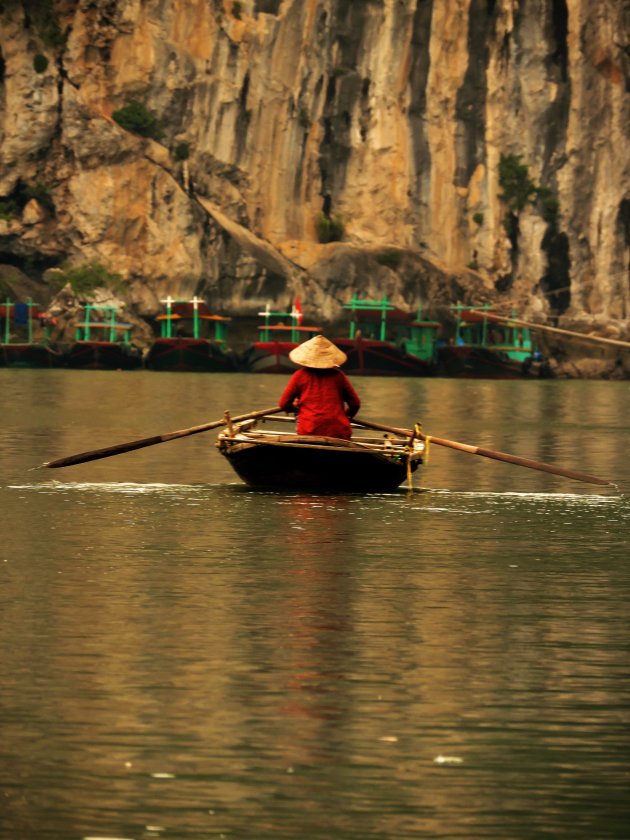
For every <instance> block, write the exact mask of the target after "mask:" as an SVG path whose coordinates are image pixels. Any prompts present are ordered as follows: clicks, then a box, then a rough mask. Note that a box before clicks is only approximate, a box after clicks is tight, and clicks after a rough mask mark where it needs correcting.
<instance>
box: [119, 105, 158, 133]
mask: <svg viewBox="0 0 630 840" xmlns="http://www.w3.org/2000/svg"><path fill="white" fill-rule="evenodd" d="M112 119H113V120H115V121H116V122H117V123H118V125H119V126H121V128H124V129H125V130H126V131H133V133H134V134H139V135H140V136H141V137H151V138H152V139H153V140H160V139H161V138H162V135H163V133H164V132H163V130H162V126H161V125H160V121H159V120H158V118H157V117H156V116H155V114H153V113H152V112H151V111H149V109H148V108H146V107H145V106H144V105H143V104H142V103H141V102H136V101H132V102H129V103H128V104H127V105H125V106H124V107H123V108H119V109H118V110H117V111H114V113H113V114H112Z"/></svg>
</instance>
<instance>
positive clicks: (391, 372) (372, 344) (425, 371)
mask: <svg viewBox="0 0 630 840" xmlns="http://www.w3.org/2000/svg"><path fill="white" fill-rule="evenodd" d="M333 342H334V344H335V345H336V346H337V347H338V348H339V349H340V350H343V352H344V353H345V354H346V356H347V357H348V361H347V362H344V364H343V370H344V371H345V372H346V373H349V374H352V375H353V376H432V375H434V373H435V366H434V364H433V362H432V361H431V360H426V359H420V358H419V357H418V356H411V355H409V354H407V353H404V352H403V351H402V350H401V349H400V348H398V347H396V345H395V344H391V343H390V342H388V341H377V340H375V339H361V338H355V339H352V338H335V339H333Z"/></svg>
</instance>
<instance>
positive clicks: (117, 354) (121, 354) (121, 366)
mask: <svg viewBox="0 0 630 840" xmlns="http://www.w3.org/2000/svg"><path fill="white" fill-rule="evenodd" d="M64 363H65V365H66V367H70V368H79V369H82V370H136V369H137V368H139V367H141V366H142V359H141V357H140V354H139V353H135V352H133V351H130V350H129V349H127V347H125V346H124V345H120V344H116V343H115V342H109V341H77V342H76V344H74V345H73V346H72V347H71V348H70V350H69V351H68V353H67V354H66V356H65V358H64Z"/></svg>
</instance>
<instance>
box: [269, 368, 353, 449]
mask: <svg viewBox="0 0 630 840" xmlns="http://www.w3.org/2000/svg"><path fill="white" fill-rule="evenodd" d="M344 403H346V404H347V405H348V409H347V412H346V410H345V409H344ZM360 407H361V400H360V399H359V396H358V394H357V392H356V391H355V390H354V388H353V387H352V385H351V384H350V380H349V379H348V377H347V376H346V375H345V373H343V371H341V370H339V368H322V369H318V368H300V369H299V370H296V372H295V373H294V374H293V376H292V377H291V379H290V380H289V384H288V385H287V387H286V388H285V389H284V391H283V393H282V396H281V397H280V408H282V409H283V410H284V411H295V409H296V408H297V412H298V420H297V433H298V434H299V435H325V436H327V437H336V438H343V439H345V440H349V439H350V436H351V435H352V429H351V427H350V420H349V419H348V418H349V417H354V415H355V414H356V413H357V411H358V410H359V408H360Z"/></svg>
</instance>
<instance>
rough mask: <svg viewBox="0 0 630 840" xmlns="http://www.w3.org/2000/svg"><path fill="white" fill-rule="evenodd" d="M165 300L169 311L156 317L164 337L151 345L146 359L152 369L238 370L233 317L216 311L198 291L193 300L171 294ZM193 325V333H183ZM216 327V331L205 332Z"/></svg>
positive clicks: (148, 366)
mask: <svg viewBox="0 0 630 840" xmlns="http://www.w3.org/2000/svg"><path fill="white" fill-rule="evenodd" d="M162 303H164V304H165V305H166V312H165V313H164V314H162V315H158V316H157V318H156V320H157V321H158V323H159V324H160V337H159V338H156V339H155V341H154V342H153V344H152V345H151V347H150V348H149V352H148V353H147V357H146V360H145V365H146V367H147V368H149V370H169V371H208V372H211V373H221V372H230V371H236V370H238V368H239V364H238V357H237V356H236V354H235V353H234V352H232V351H231V350H230V349H229V347H228V345H227V330H228V325H229V323H230V321H231V320H232V319H231V318H228V317H226V316H223V315H214V314H212V313H211V312H210V311H209V309H208V306H207V304H206V303H205V301H203V300H201V299H200V298H197V296H196V295H195V296H194V297H193V298H192V300H174V299H173V298H171V297H170V296H169V297H167V298H166V299H165V300H163V301H162ZM190 325H192V327H191V330H192V336H191V335H186V334H182V333H185V331H186V330H188V329H190ZM212 327H213V328H214V329H213V334H212V335H210V336H208V335H205V334H203V333H204V331H206V332H207V331H208V330H209V329H210V328H212ZM204 328H205V330H204Z"/></svg>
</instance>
